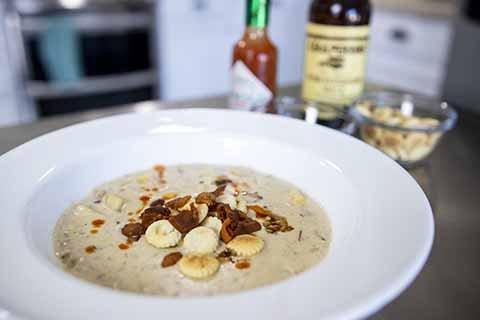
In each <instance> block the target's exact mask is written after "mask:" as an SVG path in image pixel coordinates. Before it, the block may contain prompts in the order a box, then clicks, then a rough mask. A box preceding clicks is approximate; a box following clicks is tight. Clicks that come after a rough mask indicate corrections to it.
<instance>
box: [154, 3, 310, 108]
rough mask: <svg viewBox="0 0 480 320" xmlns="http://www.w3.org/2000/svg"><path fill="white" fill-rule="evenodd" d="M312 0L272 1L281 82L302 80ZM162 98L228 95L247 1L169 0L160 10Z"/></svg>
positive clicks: (271, 20)
mask: <svg viewBox="0 0 480 320" xmlns="http://www.w3.org/2000/svg"><path fill="white" fill-rule="evenodd" d="M309 3H310V0H272V5H271V19H270V28H269V30H270V35H271V38H272V40H273V42H274V43H275V44H276V45H277V47H278V49H279V66H278V71H279V74H278V82H279V84H280V85H288V84H295V83H299V82H300V80H301V75H302V65H303V46H304V44H303V42H304V28H305V21H306V18H307V10H308V9H307V8H308V4H309ZM157 16H158V28H159V33H158V34H159V41H158V43H159V54H160V70H159V78H160V88H159V91H160V94H161V98H162V99H166V100H175V99H186V98H192V97H198V96H205V95H218V94H225V93H227V92H228V91H229V89H230V78H229V69H230V64H231V54H232V48H233V45H234V44H235V42H236V41H238V40H239V39H240V37H241V36H242V33H243V30H244V28H245V26H244V23H245V22H244V20H245V1H244V0H182V1H178V0H163V1H160V2H159V6H158V8H157Z"/></svg>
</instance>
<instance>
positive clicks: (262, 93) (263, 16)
mask: <svg viewBox="0 0 480 320" xmlns="http://www.w3.org/2000/svg"><path fill="white" fill-rule="evenodd" d="M269 6H270V1H269V0H247V20H246V29H245V32H244V34H243V36H242V39H240V41H238V42H237V43H236V44H235V47H234V49H233V65H232V70H231V73H232V94H231V96H230V101H229V104H230V107H231V108H235V109H242V110H251V111H264V112H275V107H274V103H273V99H274V97H275V92H276V89H277V85H276V81H277V48H276V47H275V45H274V44H273V43H272V41H271V40H270V38H269V36H268V32H267V25H268V16H269Z"/></svg>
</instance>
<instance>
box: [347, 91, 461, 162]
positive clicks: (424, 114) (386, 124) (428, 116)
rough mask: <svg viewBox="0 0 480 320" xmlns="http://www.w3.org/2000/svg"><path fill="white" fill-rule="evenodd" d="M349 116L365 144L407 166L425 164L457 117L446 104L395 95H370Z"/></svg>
mask: <svg viewBox="0 0 480 320" xmlns="http://www.w3.org/2000/svg"><path fill="white" fill-rule="evenodd" d="M349 114H350V115H351V117H352V118H353V119H354V120H355V122H356V123H357V125H358V127H359V135H360V138H361V139H362V140H363V141H365V142H366V143H368V144H370V145H372V146H374V147H375V148H377V149H379V150H381V151H383V152H384V153H386V154H387V155H388V156H390V157H391V158H393V159H394V160H396V161H398V162H399V163H400V164H401V165H403V166H405V167H412V166H415V165H417V164H419V163H421V162H422V161H424V160H425V159H426V158H427V157H428V156H429V155H430V154H431V153H432V151H433V150H434V149H435V147H436V146H437V145H438V143H439V142H440V140H441V138H442V137H443V135H444V133H445V132H447V131H449V130H451V129H452V128H453V127H454V126H455V124H456V122H457V117H458V116H457V112H456V111H455V110H454V109H453V108H452V107H451V106H449V105H448V104H447V103H446V102H440V101H437V100H435V99H433V98H427V97H422V96H418V95H412V94H404V93H395V92H371V93H367V94H365V95H364V96H362V97H361V98H360V99H358V100H357V101H355V102H354V103H353V104H352V107H351V108H350V110H349Z"/></svg>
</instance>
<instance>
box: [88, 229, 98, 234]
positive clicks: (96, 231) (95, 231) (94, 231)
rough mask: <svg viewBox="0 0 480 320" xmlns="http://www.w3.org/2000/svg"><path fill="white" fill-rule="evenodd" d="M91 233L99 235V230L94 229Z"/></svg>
mask: <svg viewBox="0 0 480 320" xmlns="http://www.w3.org/2000/svg"><path fill="white" fill-rule="evenodd" d="M90 233H91V234H95V233H98V230H97V229H92V230H90Z"/></svg>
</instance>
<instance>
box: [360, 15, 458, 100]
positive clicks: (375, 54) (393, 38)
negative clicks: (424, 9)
mask: <svg viewBox="0 0 480 320" xmlns="http://www.w3.org/2000/svg"><path fill="white" fill-rule="evenodd" d="M371 30H372V32H371V41H370V48H369V57H368V68H367V79H368V80H369V81H371V82H375V83H379V84H384V85H388V86H393V87H397V88H399V89H403V90H407V91H412V92H418V93H422V94H426V95H432V96H436V95H439V93H440V88H441V86H442V82H443V79H444V75H445V64H446V60H447V57H448V50H449V46H450V38H451V25H450V22H449V21H448V20H447V19H441V18H429V17H420V16H415V15H412V14H401V13H394V12H390V11H384V10H376V11H375V13H374V15H373V19H372V26H371Z"/></svg>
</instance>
